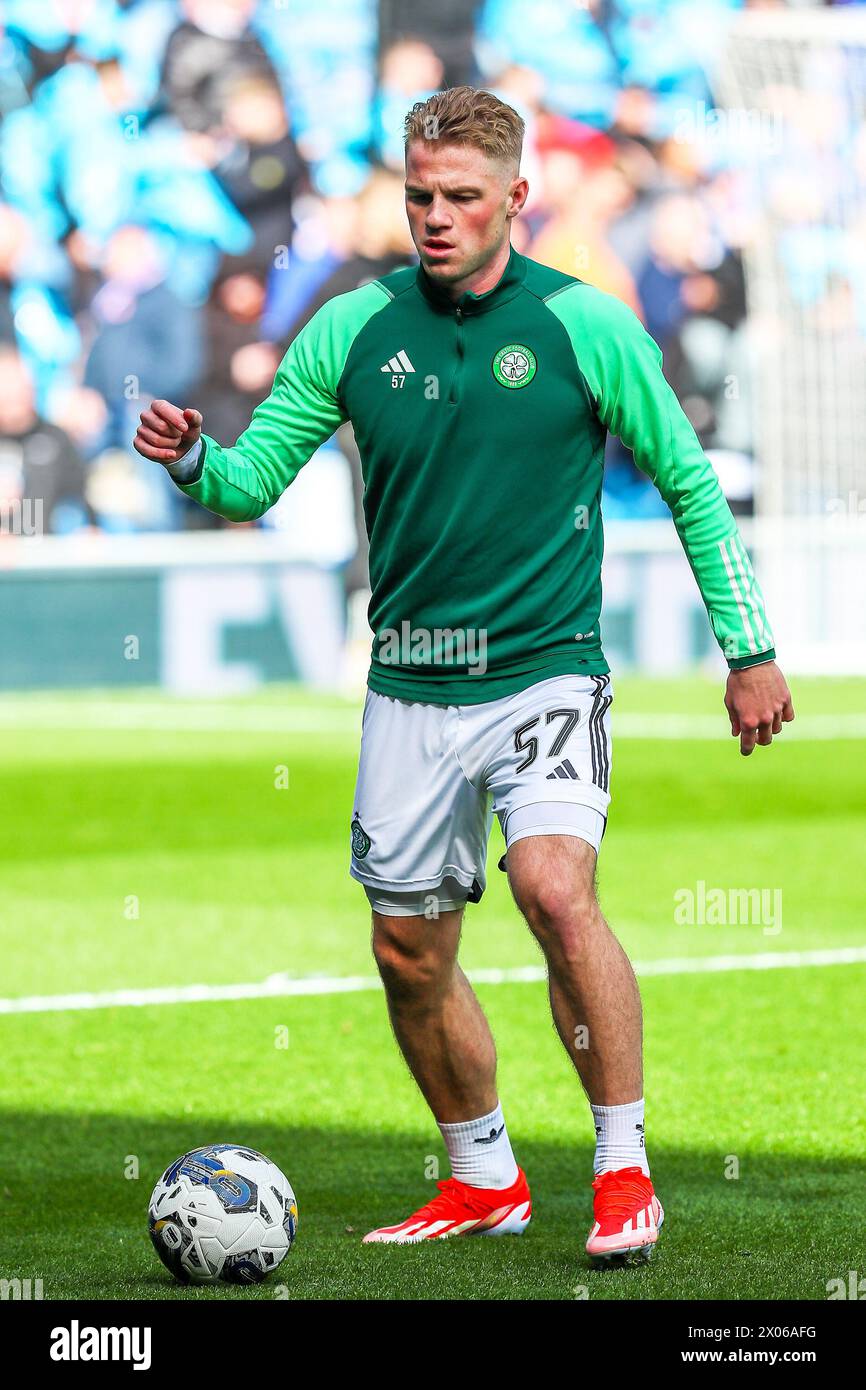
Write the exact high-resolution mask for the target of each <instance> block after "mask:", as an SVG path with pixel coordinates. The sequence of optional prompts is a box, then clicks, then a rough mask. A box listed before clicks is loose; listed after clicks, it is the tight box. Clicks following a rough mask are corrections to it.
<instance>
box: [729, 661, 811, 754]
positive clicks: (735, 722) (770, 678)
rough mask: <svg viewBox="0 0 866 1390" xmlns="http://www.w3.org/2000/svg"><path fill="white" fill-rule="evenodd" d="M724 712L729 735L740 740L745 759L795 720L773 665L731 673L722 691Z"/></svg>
mask: <svg viewBox="0 0 866 1390" xmlns="http://www.w3.org/2000/svg"><path fill="white" fill-rule="evenodd" d="M725 709H726V710H727V711H728V716H729V718H730V721H731V733H732V735H733V736H734V737H735V738H736V736H737V734H739V736H740V752H741V753H742V754H743V756H744V757H748V756H749V754H750V753H751V752H752V749H753V748H754V746H755V743H756V742H757V743H760V744H761V745H763V746H764V747H766V745H767V744H768V743H772V742H773V734H780V733H781V732H782V725H783V724H790V722H791V720H792V719H793V718H794V706H793V705H792V703H791V692H790V690H789V689H788V686H787V684H786V681H785V677H784V676H783V675H782V672H781V671H780V670H779V668H778V666H777V665H776V663H775V661H764V662H762V663H761V665H760V666H747V667H745V669H744V670H742V671H731V673H730V675H729V676H728V685H727V689H726V690H725Z"/></svg>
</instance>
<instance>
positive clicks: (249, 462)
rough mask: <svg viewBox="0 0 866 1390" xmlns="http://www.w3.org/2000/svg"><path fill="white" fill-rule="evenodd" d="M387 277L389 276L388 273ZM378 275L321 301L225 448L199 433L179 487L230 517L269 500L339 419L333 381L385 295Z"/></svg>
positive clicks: (246, 517)
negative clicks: (197, 449)
mask: <svg viewBox="0 0 866 1390" xmlns="http://www.w3.org/2000/svg"><path fill="white" fill-rule="evenodd" d="M388 278H392V277H388ZM391 297H392V296H391V294H390V292H389V291H388V290H387V289H386V288H385V286H384V285H383V284H382V283H381V282H379V281H376V280H374V281H371V282H370V283H369V284H367V285H362V286H361V288H360V289H357V290H350V291H349V293H348V294H339V295H335V297H334V298H333V299H329V300H328V302H327V304H323V305H322V308H321V309H319V311H318V313H316V314H315V315H314V316H313V318H311V319H310V321H309V323H308V324H306V325H305V327H304V328H302V329H301V331H300V333H299V334H298V335H297V337H296V338H295V339H294V341H293V342H292V343H291V344H290V346H289V348H288V350H287V352H286V354H285V356H284V357H283V360H282V362H281V363H280V365H279V367H278V368H277V372H276V376H275V377H274V384H273V387H272V389H271V393H270V395H269V396H268V397H267V399H266V400H264V401H262V403H261V405H258V406H257V407H256V409H255V410H254V411H253V416H252V419H251V421H250V423H249V425H248V426H247V428H246V429H245V430H244V432H243V434H242V435H241V436H240V438H239V439H238V440H237V442H236V443H235V444H234V445H233V446H232V447H231V448H224V447H223V446H222V445H221V444H219V443H217V441H216V440H215V439H212V438H211V437H210V436H209V435H206V434H203V435H202V446H203V447H202V452H201V456H200V458H199V470H200V471H199V473H198V476H197V477H196V478H195V479H194V481H192V482H189V483H183V484H181V483H179V484H178V486H179V487H180V488H181V491H182V492H185V493H186V494H187V495H188V496H189V497H193V498H195V500H196V501H197V502H200V503H201V504H202V506H204V507H207V508H208V509H209V510H210V511H212V512H216V513H217V514H218V515H219V516H224V517H227V518H228V519H229V520H230V521H252V520H254V519H255V518H256V517H259V516H262V515H263V514H264V513H265V512H266V511H267V510H268V508H269V507H272V506H273V504H274V503H275V502H276V500H277V498H278V497H280V496H281V494H282V493H283V492H284V491H285V489H286V488H287V487H288V486H289V483H290V482H291V481H292V479H293V478H295V477H297V475H298V473H299V472H300V470H301V469H302V468H303V466H304V464H305V463H307V462H308V460H309V459H310V458H311V457H312V455H313V454H314V453H315V452H316V450H317V449H318V448H319V446H320V445H321V444H324V442H325V440H327V439H329V438H330V437H331V435H332V434H333V433H334V431H335V430H336V429H337V428H338V427H339V425H341V424H342V423H343V421H344V420H345V418H346V416H345V412H344V409H343V406H342V404H341V403H340V400H339V394H338V386H339V381H340V377H341V375H342V372H343V367H344V364H345V361H346V358H347V356H348V354H349V350H350V348H351V346H352V343H353V342H354V341H355V338H356V337H357V335H358V333H359V332H360V331H361V329H362V328H363V327H364V325H365V324H366V323H367V322H368V321H369V319H370V318H372V316H373V315H374V314H376V313H378V312H379V310H380V309H383V308H385V306H386V305H387V304H389V303H390V302H391Z"/></svg>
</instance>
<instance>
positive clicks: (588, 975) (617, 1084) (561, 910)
mask: <svg viewBox="0 0 866 1390" xmlns="http://www.w3.org/2000/svg"><path fill="white" fill-rule="evenodd" d="M595 863H596V854H595V850H594V849H593V848H592V846H591V845H589V844H587V843H586V841H585V840H580V839H578V838H577V837H576V836H574V835H531V836H527V838H526V839H523V840H517V841H516V842H515V843H514V844H513V845H512V846H511V848H510V849H509V850H508V860H507V865H508V879H509V883H510V884H511V890H512V892H513V894H514V899H515V901H516V903H517V905H518V907H519V908H520V910H521V912H522V913H523V915H524V916H525V917H526V920H527V922H528V923H529V926H530V928H531V930H532V932H533V934H534V935H535V936H536V937H537V939H538V941H539V944H540V945H541V948H542V950H543V951H544V954H545V957H546V959H547V967H548V975H549V989H550V1006H551V1010H552V1013H553V1018H554V1021H555V1023H556V1028H557V1031H558V1033H559V1036H560V1038H561V1039H562V1042H563V1045H564V1046H565V1049H566V1051H567V1052H568V1054H569V1056H570V1057H571V1060H572V1062H573V1063H574V1065H575V1067H576V1068H577V1072H578V1075H579V1076H580V1079H581V1082H582V1084H583V1087H584V1090H585V1091H586V1093H587V1095H588V1096H589V1099H590V1101H591V1102H592V1103H593V1104H594V1105H625V1104H627V1103H628V1102H630V1101H635V1100H638V1099H639V1098H640V1097H641V1096H642V1095H643V1070H642V1060H641V1042H642V1016H641V1002H640V994H639V992H638V986H637V980H636V979H635V976H634V971H633V970H632V968H631V963H630V962H629V959H628V956H627V955H626V954H625V952H624V950H623V949H622V947H621V946H620V944H619V942H618V941H617V939H616V937H615V936H614V934H613V932H612V931H611V929H610V927H609V926H608V925H607V922H606V921H605V920H604V917H603V916H602V913H601V908H600V907H599V905H598V900H597V898H596V894H595Z"/></svg>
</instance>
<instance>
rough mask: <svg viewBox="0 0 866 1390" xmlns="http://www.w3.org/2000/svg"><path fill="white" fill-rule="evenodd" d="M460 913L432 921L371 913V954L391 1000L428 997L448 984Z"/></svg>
mask: <svg viewBox="0 0 866 1390" xmlns="http://www.w3.org/2000/svg"><path fill="white" fill-rule="evenodd" d="M460 916H461V914H460V913H459V912H454V913H446V914H443V917H442V918H440V919H439V920H438V921H437V922H435V923H431V922H429V921H427V920H426V919H424V918H419V917H387V916H384V915H383V914H381V913H378V912H374V913H373V956H374V957H375V961H376V965H377V966H378V969H379V974H380V975H381V977H382V983H383V985H384V986H385V990H386V993H387V994H388V997H389V998H390V999H392V1000H424V999H431V998H435V996H436V995H437V994H439V993H440V992H441V991H442V990H443V989H444V988H445V987H446V986H447V984H448V982H449V980H450V978H451V975H452V973H453V970H454V962H455V959H456V956H457V942H458V939H459V930H460V928H459V921H460ZM445 918H449V919H450V918H453V919H454V920H453V921H450V920H449V921H446V920H445ZM431 928H432V929H431Z"/></svg>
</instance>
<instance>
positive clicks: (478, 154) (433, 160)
mask: <svg viewBox="0 0 866 1390" xmlns="http://www.w3.org/2000/svg"><path fill="white" fill-rule="evenodd" d="M525 198H526V180H525V179H521V178H519V177H518V176H517V174H516V173H515V171H514V169H513V167H512V166H511V165H508V164H506V163H504V162H503V161H500V160H496V159H491V158H490V157H489V156H488V155H486V154H485V153H484V151H483V150H478V149H475V148H474V147H473V146H471V145H449V144H443V143H440V141H438V140H412V141H411V142H410V144H409V147H408V149H407V151H406V215H407V216H408V218H409V227H410V229H411V232H412V240H413V241H414V243H415V247H416V250H417V251H418V255H419V256H420V258H421V264H422V266H423V267H424V269H425V270H426V272H427V274H428V275H429V276H430V278H431V279H433V280H436V281H438V282H439V283H441V284H443V285H450V284H454V283H455V282H456V281H462V280H466V279H467V278H469V277H471V276H472V275H473V274H474V273H475V272H476V271H478V270H481V269H482V268H483V267H484V266H485V265H486V264H487V263H488V262H489V261H490V260H491V259H492V258H493V256H495V255H496V252H497V251H498V250H499V249H500V248H501V246H502V245H503V243H504V242H506V241H507V240H508V224H509V222H510V220H511V218H512V217H514V216H515V214H516V213H517V212H518V211H519V210H520V208H521V207H522V206H523V203H524V201H525Z"/></svg>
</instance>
